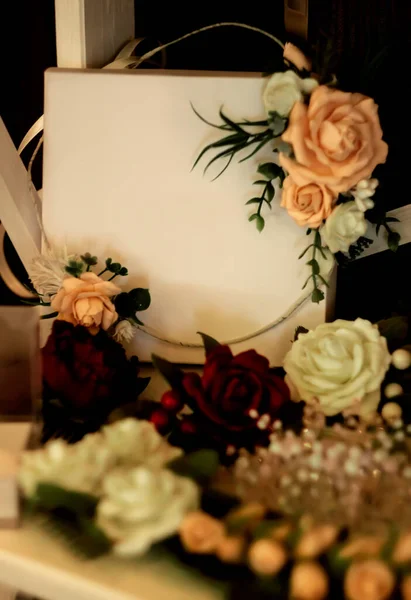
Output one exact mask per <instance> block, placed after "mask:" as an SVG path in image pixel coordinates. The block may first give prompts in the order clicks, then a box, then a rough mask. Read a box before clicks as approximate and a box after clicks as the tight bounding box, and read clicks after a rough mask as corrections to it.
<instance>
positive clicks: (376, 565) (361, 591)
mask: <svg viewBox="0 0 411 600" xmlns="http://www.w3.org/2000/svg"><path fill="white" fill-rule="evenodd" d="M394 585H395V577H394V574H393V572H392V571H391V569H390V568H389V567H388V566H387V565H386V564H385V563H383V562H382V561H381V560H377V559H369V560H364V561H363V562H354V563H352V565H351V566H350V567H349V568H348V571H347V573H346V575H345V581H344V592H345V595H346V597H347V599H348V600H388V598H390V597H391V593H392V591H393V589H394Z"/></svg>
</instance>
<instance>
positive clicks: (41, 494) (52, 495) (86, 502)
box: [36, 483, 98, 516]
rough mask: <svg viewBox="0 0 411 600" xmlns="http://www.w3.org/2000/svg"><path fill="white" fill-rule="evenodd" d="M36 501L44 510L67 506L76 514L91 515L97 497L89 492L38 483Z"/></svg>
mask: <svg viewBox="0 0 411 600" xmlns="http://www.w3.org/2000/svg"><path fill="white" fill-rule="evenodd" d="M36 502H37V504H39V505H40V506H41V507H42V508H45V509H46V510H53V509H55V508H67V509H69V510H71V511H72V512H74V513H76V514H82V515H90V516H91V515H93V514H94V512H95V509H96V506H97V503H98V498H96V497H95V496H92V495H90V494H83V493H81V492H73V491H71V490H66V489H64V488H63V487H60V486H59V485H54V484H51V483H39V484H38V486H37V489H36Z"/></svg>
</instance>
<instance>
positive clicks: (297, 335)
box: [294, 325, 308, 341]
mask: <svg viewBox="0 0 411 600" xmlns="http://www.w3.org/2000/svg"><path fill="white" fill-rule="evenodd" d="M302 333H308V329H306V328H305V327H303V326H302V325H299V326H298V327H297V329H296V330H295V334H294V341H296V340H298V337H299V336H300V335H301V334H302Z"/></svg>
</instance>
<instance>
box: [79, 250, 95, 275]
mask: <svg viewBox="0 0 411 600" xmlns="http://www.w3.org/2000/svg"><path fill="white" fill-rule="evenodd" d="M80 258H81V260H82V261H83V262H84V264H86V265H87V271H90V267H94V266H96V264H97V263H98V258H97V256H92V255H91V254H90V252H86V253H85V254H82V255H81V257H80Z"/></svg>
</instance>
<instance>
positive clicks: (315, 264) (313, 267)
mask: <svg viewBox="0 0 411 600" xmlns="http://www.w3.org/2000/svg"><path fill="white" fill-rule="evenodd" d="M307 265H310V267H311V270H312V273H313V275H319V273H320V265H319V264H318V262H317V261H316V260H315V258H312V259H311V260H309V261H308V263H307Z"/></svg>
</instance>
